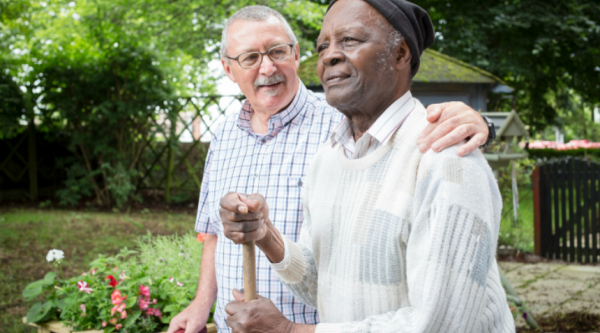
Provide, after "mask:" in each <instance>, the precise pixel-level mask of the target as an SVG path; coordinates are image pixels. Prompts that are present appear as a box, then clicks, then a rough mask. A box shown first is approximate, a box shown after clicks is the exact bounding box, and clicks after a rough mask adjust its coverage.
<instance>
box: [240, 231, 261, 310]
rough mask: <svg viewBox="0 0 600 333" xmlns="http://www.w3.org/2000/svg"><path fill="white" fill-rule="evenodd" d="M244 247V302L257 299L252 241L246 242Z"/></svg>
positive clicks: (254, 255)
mask: <svg viewBox="0 0 600 333" xmlns="http://www.w3.org/2000/svg"><path fill="white" fill-rule="evenodd" d="M243 246H244V301H246V302H250V301H251V300H254V299H258V296H257V295H256V254H255V248H256V247H255V246H254V241H250V242H246V243H244V244H243Z"/></svg>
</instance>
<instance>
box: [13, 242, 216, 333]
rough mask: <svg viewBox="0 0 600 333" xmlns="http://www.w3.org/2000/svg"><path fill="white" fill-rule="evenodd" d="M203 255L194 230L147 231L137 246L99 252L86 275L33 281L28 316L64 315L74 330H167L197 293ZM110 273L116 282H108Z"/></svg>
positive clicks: (31, 319) (49, 317) (42, 318)
mask: <svg viewBox="0 0 600 333" xmlns="http://www.w3.org/2000/svg"><path fill="white" fill-rule="evenodd" d="M201 255H202V244H201V243H198V241H197V240H196V237H195V235H194V234H191V233H190V234H187V235H185V236H183V237H178V236H152V235H150V234H148V235H146V236H144V237H141V238H139V240H138V251H130V250H128V249H127V248H123V249H122V250H121V252H120V253H119V254H118V255H116V256H114V257H107V256H103V255H100V256H99V257H98V259H96V260H94V261H93V262H92V263H91V264H90V268H91V269H90V270H89V271H87V272H84V273H83V274H82V275H79V276H74V277H72V278H69V279H65V278H56V273H54V272H50V273H48V274H47V275H46V276H45V277H44V279H42V280H39V281H35V282H32V283H31V284H29V285H28V286H27V287H26V288H25V290H24V291H23V297H25V298H26V299H27V300H28V301H32V300H38V301H37V302H35V303H34V304H33V305H32V306H31V308H30V310H29V313H28V315H27V320H28V322H36V323H39V322H45V321H48V320H52V319H60V320H61V321H63V322H64V323H65V324H68V325H71V326H72V327H73V328H74V329H75V330H89V329H104V328H103V326H106V329H107V330H114V331H119V332H132V331H133V332H148V333H150V332H155V331H156V330H157V329H165V328H166V326H167V325H168V323H169V322H170V320H171V318H172V317H173V316H174V315H176V314H177V313H179V312H180V311H181V310H183V309H184V308H185V307H186V306H187V305H189V302H190V301H191V300H192V299H193V297H194V296H195V294H196V288H197V281H198V278H199V269H198V268H199V262H200V257H201ZM59 265H60V263H59V264H58V266H59ZM111 278H114V279H115V281H114V283H115V284H116V285H113V286H111V285H110V282H111ZM117 281H118V282H117ZM86 288H89V290H87V289H86ZM86 290H87V291H86ZM117 297H119V298H117ZM121 303H122V304H121ZM155 309H158V311H157V310H155ZM211 318H212V315H211ZM119 325H120V326H119Z"/></svg>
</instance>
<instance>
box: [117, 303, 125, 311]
mask: <svg viewBox="0 0 600 333" xmlns="http://www.w3.org/2000/svg"><path fill="white" fill-rule="evenodd" d="M125 306H126V305H125V303H121V304H119V310H118V311H123V310H125Z"/></svg>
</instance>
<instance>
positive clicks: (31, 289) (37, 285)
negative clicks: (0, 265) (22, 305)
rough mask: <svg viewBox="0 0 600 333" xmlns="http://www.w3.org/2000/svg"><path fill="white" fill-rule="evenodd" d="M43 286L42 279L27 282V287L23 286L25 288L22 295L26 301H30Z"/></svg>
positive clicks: (39, 292) (40, 291)
mask: <svg viewBox="0 0 600 333" xmlns="http://www.w3.org/2000/svg"><path fill="white" fill-rule="evenodd" d="M43 287H44V280H38V281H35V282H32V283H30V284H28V285H27V287H25V289H24V290H23V297H24V298H25V300H26V301H31V300H32V299H34V298H35V297H37V296H38V295H39V294H41V293H42V290H43Z"/></svg>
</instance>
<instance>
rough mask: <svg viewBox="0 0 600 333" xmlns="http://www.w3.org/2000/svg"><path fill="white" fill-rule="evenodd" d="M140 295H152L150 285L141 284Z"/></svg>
mask: <svg viewBox="0 0 600 333" xmlns="http://www.w3.org/2000/svg"><path fill="white" fill-rule="evenodd" d="M140 295H144V296H146V297H150V287H148V286H144V285H141V286H140Z"/></svg>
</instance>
